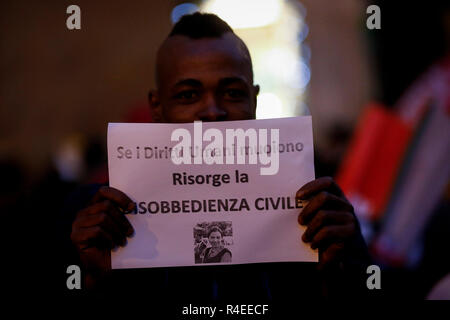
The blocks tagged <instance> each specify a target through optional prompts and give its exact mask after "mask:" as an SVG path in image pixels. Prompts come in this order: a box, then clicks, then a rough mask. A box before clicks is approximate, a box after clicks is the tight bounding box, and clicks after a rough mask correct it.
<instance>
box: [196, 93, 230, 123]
mask: <svg viewBox="0 0 450 320" xmlns="http://www.w3.org/2000/svg"><path fill="white" fill-rule="evenodd" d="M198 117H199V119H200V120H201V121H204V122H208V121H223V120H226V118H227V112H226V111H225V110H224V109H222V108H221V107H220V105H219V103H218V101H217V99H216V97H214V96H212V95H211V96H208V97H205V101H204V105H203V108H202V110H201V111H200V112H199V113H198Z"/></svg>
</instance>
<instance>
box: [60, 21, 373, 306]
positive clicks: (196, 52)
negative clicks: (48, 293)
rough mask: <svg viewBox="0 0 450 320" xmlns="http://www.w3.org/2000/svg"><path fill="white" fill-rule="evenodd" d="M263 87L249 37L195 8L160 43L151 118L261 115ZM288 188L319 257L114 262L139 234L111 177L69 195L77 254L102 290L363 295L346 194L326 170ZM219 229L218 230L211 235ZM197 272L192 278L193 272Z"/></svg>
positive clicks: (89, 283) (362, 265)
mask: <svg viewBox="0 0 450 320" xmlns="http://www.w3.org/2000/svg"><path fill="white" fill-rule="evenodd" d="M258 92H259V86H258V85H256V84H254V83H253V69H252V61H251V58H250V53H249V51H248V49H247V47H246V45H245V43H244V42H243V41H242V40H241V39H240V38H239V37H238V36H237V35H236V34H235V33H234V32H233V30H232V29H231V28H230V27H229V26H228V24H227V23H225V22H224V21H223V20H221V19H220V18H218V17H217V16H215V15H212V14H202V13H194V14H191V15H185V16H183V17H182V18H181V19H180V20H179V22H178V23H176V24H175V26H174V27H173V29H172V31H171V33H170V34H169V36H168V37H167V38H166V39H165V41H164V42H163V43H162V45H161V47H160V48H159V51H158V53H157V60H156V89H155V90H152V91H150V93H149V104H150V109H151V113H152V117H153V119H154V121H155V122H159V123H190V122H193V121H196V120H201V121H205V122H206V121H207V122H210V121H230V120H250V119H255V118H256V97H257V95H258ZM292 174H295V172H293V173H292ZM273 188H274V189H276V188H277V186H276V185H274V186H273ZM292 192H293V193H295V192H296V197H297V199H301V200H308V204H307V205H306V206H305V208H304V209H303V211H302V212H301V213H300V214H299V216H298V223H299V224H301V225H304V226H306V231H305V232H304V234H303V235H302V234H301V233H300V232H299V235H298V237H299V241H304V242H305V243H308V244H309V245H310V246H311V247H312V248H313V249H318V252H319V263H318V264H316V263H293V264H289V263H281V264H280V263H264V264H257V265H250V266H246V265H236V266H233V265H230V266H210V267H208V268H203V267H202V268H199V267H192V268H197V269H195V270H192V268H191V267H181V268H166V269H164V268H157V269H156V270H154V269H153V270H151V269H146V270H148V274H147V275H146V276H144V275H143V273H142V272H139V273H138V272H137V271H133V270H130V271H118V272H117V271H116V270H114V271H112V270H111V249H113V248H115V247H118V246H125V245H126V243H127V242H126V239H127V237H130V236H132V235H133V232H134V230H133V227H132V226H131V224H130V223H129V221H128V219H127V218H126V215H125V214H124V213H126V212H131V211H132V210H134V209H135V208H134V206H135V204H134V203H133V202H132V201H131V200H130V198H129V197H128V196H127V195H126V194H124V193H123V192H122V191H120V190H117V189H115V188H112V187H109V186H89V187H86V189H84V191H83V189H81V191H80V192H79V194H78V195H75V196H74V197H72V200H71V201H72V202H69V203H68V205H67V207H68V208H69V209H68V212H67V217H70V219H71V235H70V238H71V243H72V246H73V247H74V248H75V249H76V251H75V252H76V257H75V258H74V259H77V261H79V263H80V265H81V266H82V267H83V277H84V284H85V287H86V288H88V289H92V290H94V291H95V290H97V291H98V290H100V291H101V290H102V288H104V287H106V288H107V289H103V292H104V293H105V294H110V293H111V292H113V289H114V290H138V289H135V287H138V286H142V287H145V289H142V290H143V292H144V293H143V295H145V296H148V295H152V294H154V295H155V299H156V298H158V299H161V298H162V297H163V296H164V293H167V294H169V293H170V294H171V297H174V295H176V296H175V298H173V299H176V298H179V299H186V298H189V297H192V296H195V297H197V298H199V299H200V298H204V299H205V300H206V299H209V300H213V301H218V300H221V299H222V300H224V299H226V298H227V297H233V298H235V299H238V298H239V297H241V298H242V299H243V300H244V301H248V300H245V299H249V298H248V297H253V298H254V299H257V298H260V299H263V300H271V299H272V300H273V299H298V298H300V297H304V298H311V299H312V298H317V297H319V298H320V297H339V298H342V297H345V296H348V295H350V296H355V297H361V296H363V295H364V294H365V293H367V288H366V286H365V283H366V278H367V276H366V274H365V272H366V268H367V266H368V265H370V264H371V261H370V256H369V255H368V251H367V247H366V244H365V242H364V239H363V238H362V236H361V231H360V227H359V223H358V220H357V218H356V216H355V214H354V210H353V207H352V205H351V204H350V202H349V201H348V200H347V199H346V197H345V196H344V194H343V193H342V191H341V190H340V188H339V187H338V186H337V184H336V183H335V182H334V181H333V179H332V178H329V177H320V178H317V179H316V180H313V181H311V182H309V183H307V184H305V185H304V186H298V190H292ZM219 234H220V232H217V231H216V232H213V233H212V234H210V236H211V235H214V236H217V237H219ZM220 236H221V234H220ZM210 241H211V242H212V243H216V242H217V240H216V239H213V240H210ZM211 250H212V252H211ZM211 250H210V252H209V257H207V258H206V259H205V260H207V261H208V260H211V259H213V258H214V257H217V255H214V252H216V251H217V249H211ZM221 259H225V260H226V259H231V253H230V254H227V253H224V254H222V257H221ZM77 261H76V262H77ZM133 277H134V278H135V279H136V281H134V282H133V281H132V279H133ZM199 278H200V279H201V281H200V282H199V281H198V279H199ZM117 279H119V280H117ZM192 279H195V283H194V282H193V283H190V282H189V281H191V280H192ZM146 281H147V282H146ZM192 281H193V280H192ZM133 285H135V287H133V289H130V287H132V286H133ZM146 285H147V286H146ZM149 288H153V290H149ZM184 288H194V289H195V290H196V291H195V293H193V291H192V290H194V289H192V290H188V291H184ZM298 288H302V289H301V290H299V289H298ZM292 290H294V291H295V293H294V294H293V293H292V292H291V291H292ZM88 291H89V290H88ZM123 292H125V291H123ZM155 292H157V294H156V293H155ZM263 300H260V301H263Z"/></svg>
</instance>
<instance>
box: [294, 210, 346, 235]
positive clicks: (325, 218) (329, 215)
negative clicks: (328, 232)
mask: <svg viewBox="0 0 450 320" xmlns="http://www.w3.org/2000/svg"><path fill="white" fill-rule="evenodd" d="M352 221H353V215H352V214H351V213H349V212H346V211H328V210H320V211H319V212H317V214H316V215H315V216H314V218H313V219H312V220H311V222H310V223H309V224H308V228H307V229H306V231H305V232H304V233H303V236H302V239H303V241H305V242H309V241H311V240H312V239H313V237H314V236H315V235H316V233H317V232H318V231H319V230H320V229H321V228H322V227H324V226H327V225H342V224H347V223H350V222H352Z"/></svg>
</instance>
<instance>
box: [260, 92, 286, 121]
mask: <svg viewBox="0 0 450 320" xmlns="http://www.w3.org/2000/svg"><path fill="white" fill-rule="evenodd" d="M282 115H283V103H282V102H281V100H280V98H278V96H276V95H275V94H273V93H270V92H265V93H261V94H260V95H258V103H257V108H256V118H257V119H270V118H280V117H282Z"/></svg>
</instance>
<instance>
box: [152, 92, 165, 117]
mask: <svg viewBox="0 0 450 320" xmlns="http://www.w3.org/2000/svg"><path fill="white" fill-rule="evenodd" d="M148 104H149V106H150V114H151V116H152V119H153V121H154V122H164V121H163V119H164V116H163V113H162V106H161V101H160V99H159V94H158V91H156V90H150V92H149V93H148Z"/></svg>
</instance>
